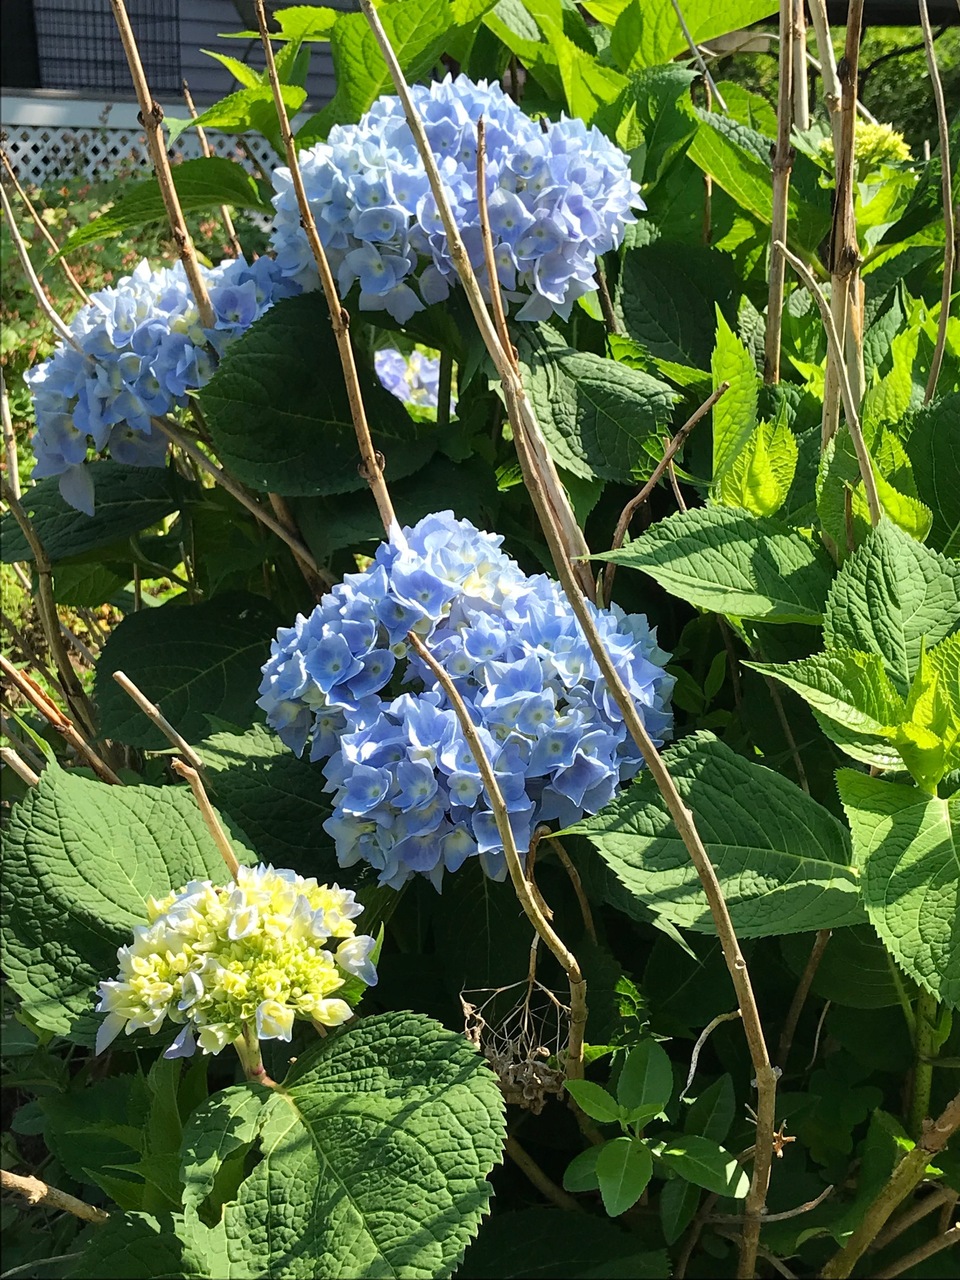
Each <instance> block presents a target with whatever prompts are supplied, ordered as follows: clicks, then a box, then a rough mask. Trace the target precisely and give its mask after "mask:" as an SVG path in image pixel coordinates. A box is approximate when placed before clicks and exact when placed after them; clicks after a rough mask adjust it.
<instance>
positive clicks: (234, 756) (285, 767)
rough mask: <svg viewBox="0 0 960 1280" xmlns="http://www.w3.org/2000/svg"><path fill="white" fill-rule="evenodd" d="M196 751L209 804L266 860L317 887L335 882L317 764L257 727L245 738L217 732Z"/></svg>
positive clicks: (327, 809) (327, 814)
mask: <svg viewBox="0 0 960 1280" xmlns="http://www.w3.org/2000/svg"><path fill="white" fill-rule="evenodd" d="M197 750H198V752H199V754H200V758H201V759H202V760H203V763H204V767H205V769H206V774H207V778H208V780H209V790H210V795H211V798H212V800H213V802H214V803H215V804H216V805H217V807H218V808H219V809H220V810H221V812H223V813H227V814H229V815H230V817H231V818H233V819H234V820H235V821H236V823H237V824H238V826H239V827H240V828H241V829H242V830H243V831H245V832H246V834H247V835H248V836H249V838H250V842H251V843H252V845H253V846H254V848H255V849H256V850H257V852H258V853H259V855H260V857H261V858H263V860H264V861H269V862H272V863H273V864H274V866H276V867H293V866H296V867H298V868H299V869H300V871H301V872H302V873H303V874H304V875H312V876H316V877H317V879H318V880H320V881H321V883H322V882H323V881H324V880H326V879H331V878H332V879H336V878H337V869H338V867H337V860H336V856H335V854H334V848H333V841H332V840H331V839H330V837H329V836H328V835H327V833H326V832H325V831H324V830H323V823H324V822H325V821H326V820H327V818H329V817H330V814H331V813H332V808H331V804H330V796H329V794H328V793H325V792H323V791H321V790H320V782H319V769H320V766H319V765H316V764H311V763H310V762H309V760H307V759H305V758H300V757H298V756H296V755H294V753H293V752H292V751H291V750H290V748H289V747H287V746H285V745H284V744H283V743H282V742H281V741H280V739H279V738H278V737H277V735H276V734H275V733H274V732H273V731H272V730H270V729H267V728H266V727H265V726H264V725H259V724H255V725H253V726H252V727H251V728H250V729H248V730H247V731H246V732H245V733H215V734H213V735H212V736H211V737H209V738H205V739H204V740H203V742H201V743H200V744H199V745H198V747H197ZM341 874H342V873H341ZM341 883H343V882H342V880H341Z"/></svg>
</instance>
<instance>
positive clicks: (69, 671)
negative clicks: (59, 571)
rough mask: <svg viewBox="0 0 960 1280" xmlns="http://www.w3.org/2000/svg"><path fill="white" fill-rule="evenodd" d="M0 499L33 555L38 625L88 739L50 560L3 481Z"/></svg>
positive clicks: (85, 701) (88, 722)
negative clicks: (41, 629)
mask: <svg viewBox="0 0 960 1280" xmlns="http://www.w3.org/2000/svg"><path fill="white" fill-rule="evenodd" d="M3 497H4V501H5V502H6V503H7V505H8V506H9V508H10V511H11V513H12V514H13V517H14V519H15V520H16V522H17V524H18V525H19V526H20V530H21V532H22V533H23V536H24V538H26V540H27V545H28V546H29V547H30V550H31V552H32V553H33V561H34V567H35V569H36V574H37V607H38V610H39V613H40V622H41V624H42V626H43V634H44V636H45V637H46V641H47V646H48V648H49V649H50V656H51V657H52V658H53V665H54V666H55V667H56V670H57V677H58V680H59V683H60V688H61V689H62V690H63V695H64V697H65V698H66V701H67V706H68V707H69V709H70V714H71V715H72V716H73V717H74V719H75V720H76V721H77V723H78V724H79V726H80V728H81V729H82V730H83V732H84V734H85V735H86V736H88V737H93V736H94V734H95V733H96V719H95V717H94V714H93V707H92V706H91V705H90V699H89V698H88V697H87V695H86V694H85V693H84V691H83V686H82V685H81V683H80V678H79V676H78V675H77V673H76V671H75V670H74V666H73V663H72V662H71V661H70V655H69V654H68V653H67V648H66V645H65V644H64V642H63V633H62V631H61V630H60V615H59V614H58V613H57V603H56V600H55V599H54V596H53V569H52V566H51V564H50V558H49V556H48V555H47V553H46V551H45V549H44V546H43V543H42V542H41V541H40V538H39V536H38V534H37V531H36V529H35V528H34V526H33V521H32V520H31V519H30V517H29V516H28V515H27V513H26V511H25V510H24V508H23V505H22V503H21V502H20V500H19V499H18V498H16V497H15V496H14V493H13V490H12V488H11V487H10V486H9V485H8V484H7V483H6V481H4V483H3Z"/></svg>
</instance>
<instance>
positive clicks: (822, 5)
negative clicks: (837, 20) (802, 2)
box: [808, 0, 843, 155]
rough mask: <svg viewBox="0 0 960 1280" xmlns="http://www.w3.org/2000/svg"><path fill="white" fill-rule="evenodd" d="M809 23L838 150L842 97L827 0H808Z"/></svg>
mask: <svg viewBox="0 0 960 1280" xmlns="http://www.w3.org/2000/svg"><path fill="white" fill-rule="evenodd" d="M808 7H809V10H810V25H811V26H812V27H813V33H814V36H815V37H816V41H817V52H818V53H819V54H820V61H819V63H817V64H816V66H817V70H818V71H819V72H820V77H821V79H822V80H823V97H824V101H825V102H826V104H827V111H828V113H829V115H830V129H831V132H832V134H833V151H834V155H836V154H837V153H838V152H839V150H840V104H841V101H842V99H843V88H842V86H841V84H840V77H839V76H838V75H837V59H836V55H835V54H834V52H833V42H832V40H831V39H830V27H829V24H828V21H827V0H810V2H809V6H808Z"/></svg>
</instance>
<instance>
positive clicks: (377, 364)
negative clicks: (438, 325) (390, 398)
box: [373, 347, 457, 412]
mask: <svg viewBox="0 0 960 1280" xmlns="http://www.w3.org/2000/svg"><path fill="white" fill-rule="evenodd" d="M373 364H374V368H375V369H376V373H377V377H378V378H379V379H380V382H381V384H382V385H383V386H384V387H385V388H386V389H387V391H389V392H390V393H391V395H395V396H396V397H397V399H398V400H402V401H403V402H404V404H406V405H409V406H411V407H412V408H414V409H433V410H436V409H437V407H438V405H439V403H440V357H439V356H433V355H428V354H427V353H426V352H424V351H420V350H419V349H418V350H414V351H411V352H410V355H409V356H404V355H401V353H400V352H399V351H397V349H396V348H395V347H383V348H382V349H381V350H380V351H377V352H375V353H374V357H373ZM456 404H457V402H456V400H455V398H454V397H453V396H451V397H450V409H451V412H452V411H453V410H454V409H455V408H456Z"/></svg>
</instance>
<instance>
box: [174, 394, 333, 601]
mask: <svg viewBox="0 0 960 1280" xmlns="http://www.w3.org/2000/svg"><path fill="white" fill-rule="evenodd" d="M150 421H151V422H152V423H153V425H154V426H155V427H156V428H157V430H158V431H162V432H163V434H164V435H165V436H166V437H167V439H168V440H170V441H171V442H172V443H173V444H175V445H177V446H178V447H179V448H180V449H182V450H183V452H184V453H185V454H187V455H188V456H189V457H190V458H192V459H193V461H194V462H196V463H197V465H198V466H200V467H201V468H202V469H203V470H204V471H205V472H206V473H207V475H209V476H212V477H213V479H214V480H215V481H216V482H217V484H218V485H220V487H221V488H222V489H225V490H226V491H227V493H229V494H230V496H231V497H232V498H236V500H237V502H239V503H240V505H241V506H243V507H246V509H247V510H248V511H249V512H250V514H251V515H253V516H256V518H257V519H258V520H259V521H260V523H261V524H262V525H265V526H266V527H267V528H268V529H269V530H270V532H271V533H275V534H276V535H277V537H278V538H279V539H280V540H281V541H282V542H285V543H286V544H287V546H288V547H289V548H290V550H291V551H292V552H293V553H294V555H295V556H297V558H298V559H299V560H302V561H303V562H304V563H305V564H307V565H309V567H310V569H311V570H312V571H313V572H314V573H315V574H316V575H317V576H318V577H319V579H320V580H321V581H322V582H323V583H325V584H326V585H327V586H328V587H330V586H333V584H334V583H335V581H336V579H335V578H334V577H333V576H332V575H331V574H330V573H329V571H328V570H326V569H321V567H320V566H319V565H318V564H317V562H316V560H315V559H314V558H313V556H312V554H311V552H310V548H309V547H307V546H306V545H305V544H304V543H303V542H301V541H300V540H299V539H298V538H296V537H295V536H294V535H293V534H292V533H291V532H290V530H289V529H287V527H286V526H285V525H283V524H281V523H280V521H279V520H277V519H276V517H275V516H272V515H271V514H270V512H269V511H267V510H266V509H265V508H264V507H262V506H260V504H259V503H258V502H256V501H255V500H254V499H253V498H251V497H250V495H249V494H248V493H247V491H246V490H245V489H244V488H243V486H242V485H241V484H239V483H238V482H237V481H236V480H234V478H233V476H231V475H230V474H229V473H228V472H227V471H224V469H223V468H222V467H219V466H217V464H216V463H215V462H214V461H212V459H210V458H208V457H207V455H206V454H205V453H204V452H203V450H202V449H201V448H200V447H199V446H198V445H197V444H195V443H194V441H193V440H191V439H190V437H189V436H188V435H186V434H185V433H184V432H183V431H181V430H180V428H179V427H178V426H177V425H176V424H175V423H173V422H170V421H168V420H167V419H166V418H151V419H150Z"/></svg>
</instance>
